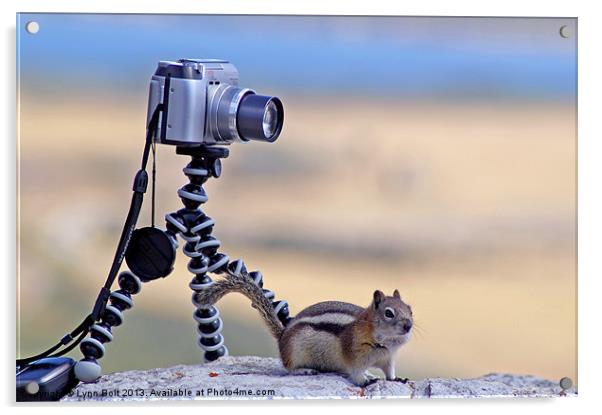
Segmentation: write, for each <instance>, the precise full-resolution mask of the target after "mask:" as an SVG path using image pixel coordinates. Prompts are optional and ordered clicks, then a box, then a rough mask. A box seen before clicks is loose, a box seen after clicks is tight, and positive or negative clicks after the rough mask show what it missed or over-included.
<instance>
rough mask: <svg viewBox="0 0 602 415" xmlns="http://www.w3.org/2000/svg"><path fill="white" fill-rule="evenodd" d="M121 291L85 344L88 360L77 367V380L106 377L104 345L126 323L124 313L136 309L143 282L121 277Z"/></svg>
mask: <svg viewBox="0 0 602 415" xmlns="http://www.w3.org/2000/svg"><path fill="white" fill-rule="evenodd" d="M118 283H119V287H120V289H119V290H117V291H113V292H112V293H111V296H110V297H109V302H110V304H109V305H107V306H106V307H105V309H104V311H103V313H102V315H101V321H100V322H99V323H97V324H94V325H93V326H92V327H90V337H88V338H86V339H84V340H82V342H81V343H80V346H79V348H80V350H81V352H82V354H83V355H84V358H83V359H81V360H80V361H79V362H77V363H76V364H75V368H74V371H75V377H76V378H78V379H79V380H81V381H82V382H93V381H95V380H96V379H98V378H99V377H100V375H101V373H102V368H101V367H100V364H99V363H98V361H97V359H100V358H102V357H103V356H104V354H105V346H104V343H108V342H110V341H112V340H113V333H112V330H111V329H112V328H113V327H116V326H119V325H121V324H122V323H123V312H124V311H125V310H129V309H130V308H132V307H133V305H134V303H133V302H132V295H134V294H138V293H139V292H140V289H141V288H142V283H141V282H140V279H139V278H138V277H137V276H135V275H134V274H132V273H131V272H128V271H125V272H122V273H121V274H119V278H118Z"/></svg>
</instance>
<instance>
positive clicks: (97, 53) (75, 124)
mask: <svg viewBox="0 0 602 415" xmlns="http://www.w3.org/2000/svg"><path fill="white" fill-rule="evenodd" d="M17 20H18V21H17V38H18V50H17V54H18V57H17V60H18V76H19V84H18V88H19V90H18V105H19V109H18V117H19V120H18V128H19V144H18V148H19V155H18V156H19V160H20V161H19V218H18V219H19V241H18V243H19V256H20V258H19V259H20V260H19V276H18V277H19V279H18V293H17V294H18V301H17V305H18V310H17V317H18V324H17V329H18V332H17V352H18V353H19V354H20V355H21V356H25V355H30V354H34V353H37V352H39V351H41V350H42V349H45V348H47V347H48V346H50V345H52V344H54V343H55V342H56V341H57V340H58V338H60V337H61V336H62V335H63V334H64V333H66V332H67V331H69V330H70V329H71V328H72V327H74V326H75V325H76V324H77V323H79V321H80V320H81V319H82V318H83V316H84V315H85V314H86V313H88V312H89V311H90V309H91V307H92V303H93V300H94V298H95V297H96V295H97V293H98V289H99V287H100V285H101V284H102V283H103V282H104V280H105V278H106V275H107V273H108V269H109V266H110V264H111V261H112V257H113V255H114V250H115V248H116V245H117V242H118V238H119V235H120V232H121V227H122V224H123V221H124V219H125V216H126V213H127V209H128V206H129V202H130V196H131V190H130V189H131V183H132V178H133V175H134V173H135V172H136V170H137V168H138V165H139V160H140V156H141V151H142V148H143V141H144V133H145V120H146V108H147V92H148V84H149V80H150V77H151V75H152V73H153V72H154V70H155V67H156V64H157V62H158V61H159V60H168V59H178V58H181V57H204V58H224V59H228V60H230V61H232V62H233V63H234V64H235V65H236V66H237V67H238V69H239V71H240V81H241V82H240V84H241V86H245V87H250V88H253V89H256V90H257V91H258V92H260V93H264V94H266V95H277V96H279V97H280V98H281V99H282V100H283V102H284V104H285V110H286V117H285V119H286V120H285V128H284V132H283V134H282V135H281V138H280V139H279V140H278V141H277V142H276V143H274V144H271V145H270V144H264V143H250V144H247V145H238V144H236V145H232V146H231V155H230V157H229V158H228V159H227V160H225V162H224V164H223V171H224V173H223V175H222V177H221V178H220V179H219V180H212V181H210V182H209V183H208V184H207V186H206V190H207V193H208V195H209V202H208V203H207V204H205V205H204V210H205V212H206V213H207V214H208V215H210V216H211V217H212V218H214V219H215V220H216V223H217V225H216V227H215V231H214V234H215V235H216V236H217V237H218V238H219V239H220V240H221V241H222V250H223V251H224V252H226V253H227V254H228V255H229V256H230V257H231V258H239V257H240V258H243V259H244V260H245V263H246V264H247V266H248V267H249V269H250V270H254V269H260V270H261V271H262V273H263V274H264V278H265V285H266V287H268V288H270V289H272V290H274V291H275V292H276V295H277V298H279V299H286V300H288V301H289V303H290V309H291V314H293V315H294V314H295V313H297V312H298V311H300V310H301V309H303V308H304V307H306V306H308V305H310V304H313V303H316V302H318V301H323V300H330V299H337V300H341V301H348V302H352V303H356V304H360V305H368V304H369V302H370V299H371V295H372V292H373V291H374V290H375V289H381V290H384V291H385V292H387V293H388V294H390V293H392V291H393V290H394V289H395V288H398V289H399V290H400V292H401V293H402V298H403V299H404V300H405V301H406V302H408V303H410V304H411V305H412V307H413V310H414V315H415V317H416V321H417V323H418V325H419V327H420V329H419V331H417V332H416V333H415V336H414V338H413V340H412V341H411V342H410V343H409V344H408V345H407V346H406V347H404V348H403V349H402V350H401V351H400V352H399V353H398V355H397V358H398V361H397V368H398V369H397V371H398V374H399V375H400V376H407V377H410V378H421V377H426V376H446V377H472V376H479V375H482V374H485V373H489V372H512V373H519V374H532V375H538V376H543V377H546V378H550V379H553V380H555V379H559V378H561V377H563V376H569V377H571V378H573V380H576V376H577V373H576V371H577V366H576V361H577V360H576V358H577V356H576V353H577V352H576V328H577V324H576V317H577V316H576V283H577V276H576V239H575V233H576V151H575V150H576V100H575V99H576V83H577V80H576V56H577V55H576V54H577V50H576V31H577V27H576V25H577V21H576V19H540V18H417V17H399V18H397V17H317V16H195V15H186V16H183V15H169V16H166V15H79V14H20V15H19V16H18V19H17ZM28 21H36V22H38V23H39V26H40V30H39V32H38V33H37V34H35V35H31V34H28V33H27V32H26V31H25V30H24V26H25V24H26V23H27V22H28ZM562 26H566V29H565V32H564V33H568V34H570V36H569V37H568V38H565V37H563V36H561V35H560V28H561V27H562ZM187 163H188V158H187V157H184V156H177V155H176V154H175V149H174V148H173V147H168V146H160V147H159V149H158V183H157V192H158V193H157V196H158V200H157V212H158V219H159V223H162V219H161V218H162V216H163V213H164V212H165V213H166V212H171V211H174V210H177V209H179V208H180V207H181V203H180V201H179V199H178V198H177V196H176V191H177V189H178V188H179V187H180V186H181V185H183V184H185V183H187V180H186V178H185V176H184V175H183V173H182V171H181V170H182V168H183V167H184V166H185V165H186V164H187ZM147 200H149V199H147ZM149 206H150V203H147V204H146V205H145V207H144V209H143V212H142V214H141V219H140V221H139V226H146V225H148V224H149V222H150V207H149ZM186 260H187V258H186V257H185V256H183V255H182V254H181V253H180V254H179V256H178V260H177V263H176V269H175V271H174V273H173V274H172V275H171V276H170V277H169V278H167V279H164V280H157V281H154V282H152V283H149V284H146V285H145V286H144V287H143V291H142V293H141V294H140V295H138V296H137V297H135V299H134V304H135V306H134V308H133V309H132V310H131V311H128V312H127V315H126V318H125V324H124V326H123V327H119V328H117V329H116V330H115V340H114V341H113V342H112V343H110V345H109V346H108V350H107V355H106V357H104V358H103V359H102V362H101V363H102V365H103V368H104V370H105V371H106V372H110V371H116V370H126V369H134V368H152V367H159V366H169V365H176V364H181V363H187V364H191V363H197V362H200V359H201V356H202V354H201V351H200V349H199V348H198V347H197V346H196V345H195V343H196V334H195V324H194V322H193V320H192V313H193V311H194V310H193V306H192V304H191V301H190V298H191V291H190V289H189V288H188V282H189V281H190V279H191V278H192V276H191V275H190V274H189V273H188V272H187V271H186ZM220 310H221V312H222V314H223V318H224V321H225V330H224V336H225V338H226V342H227V345H228V347H229V349H230V352H231V354H234V355H260V356H276V355H277V349H276V346H275V342H274V341H273V339H272V338H271V337H270V335H269V334H268V331H267V330H266V329H265V328H264V327H263V325H262V323H261V321H260V319H259V317H258V316H257V315H256V313H255V311H254V310H252V309H251V308H250V306H249V304H248V301H247V300H245V299H244V298H243V297H241V296H239V295H232V296H231V297H229V298H225V299H224V300H222V302H221V303H220ZM71 355H73V356H75V357H76V358H78V359H79V352H78V351H77V352H73V353H72V354H71Z"/></svg>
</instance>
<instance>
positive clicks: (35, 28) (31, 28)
mask: <svg viewBox="0 0 602 415" xmlns="http://www.w3.org/2000/svg"><path fill="white" fill-rule="evenodd" d="M25 30H27V33H29V34H31V35H35V34H36V33H38V32H39V31H40V25H39V24H38V22H34V21H31V22H27V23H26V24H25Z"/></svg>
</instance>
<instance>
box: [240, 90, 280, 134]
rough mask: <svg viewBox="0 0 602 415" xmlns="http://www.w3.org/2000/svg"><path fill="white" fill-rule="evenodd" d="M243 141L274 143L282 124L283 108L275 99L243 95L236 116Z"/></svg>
mask: <svg viewBox="0 0 602 415" xmlns="http://www.w3.org/2000/svg"><path fill="white" fill-rule="evenodd" d="M236 122H237V126H238V132H239V134H240V136H241V138H242V139H243V140H258V141H267V142H270V143H271V142H273V141H276V139H277V138H278V136H279V135H280V132H281V131H282V125H283V124H284V108H283V106H282V102H281V101H280V100H279V99H278V98H276V97H268V96H264V95H255V94H248V95H245V96H244V97H243V98H242V100H241V102H240V105H239V107H238V114H237V116H236Z"/></svg>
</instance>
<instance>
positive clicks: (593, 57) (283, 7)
mask: <svg viewBox="0 0 602 415" xmlns="http://www.w3.org/2000/svg"><path fill="white" fill-rule="evenodd" d="M7 3H8V2H7V1H3V2H2V3H1V5H0V7H2V13H1V15H0V16H1V19H2V25H3V29H4V30H3V33H4V42H3V47H4V48H5V51H4V54H3V56H4V59H3V60H2V61H3V63H4V64H3V65H2V77H1V78H0V79H1V82H2V85H1V88H0V90H2V91H5V92H4V99H3V100H2V104H1V105H2V111H0V113H1V114H2V115H1V116H2V120H1V123H0V125H2V126H3V127H4V130H5V131H4V135H3V140H2V149H1V154H2V157H3V158H4V160H3V163H1V164H2V168H3V169H4V172H3V173H4V174H2V181H1V192H2V195H3V196H4V198H3V199H4V203H2V215H1V216H0V217H1V218H2V223H1V229H2V236H3V238H2V246H1V248H2V249H0V263H2V264H4V265H5V272H4V275H3V276H2V277H1V279H2V283H3V284H4V287H3V288H4V289H3V290H2V292H3V294H4V303H3V305H4V313H2V314H3V316H4V319H5V321H4V325H3V326H4V327H5V330H4V331H3V335H4V336H5V337H4V338H3V343H4V344H5V345H6V346H7V347H4V348H3V350H5V355H4V359H2V368H1V369H2V370H1V372H2V374H4V375H5V376H2V385H1V386H0V390H2V394H3V395H2V396H3V399H2V401H3V402H5V403H6V404H8V405H10V403H11V402H12V400H13V398H14V378H13V377H12V373H13V372H12V370H13V366H12V364H13V363H12V362H13V359H14V350H15V346H14V329H15V318H14V317H15V315H14V310H15V299H14V293H15V283H14V276H15V257H16V253H15V239H16V236H15V210H16V207H15V192H16V190H15V171H16V166H15V151H16V146H15V134H16V130H15V128H16V127H15V125H16V124H15V118H16V116H15V100H16V97H15V57H14V56H15V32H14V27H15V20H16V18H15V13H16V12H17V11H21V12H26V11H29V12H42V11H47V12H65V11H70V12H87V13H94V12H112V13H126V12H127V13H222V14H295V13H296V14H348V15H362V14H372V15H384V14H391V15H454V16H561V17H578V18H579V40H580V41H579V86H580V88H579V238H578V241H579V261H578V262H579V306H578V309H579V329H580V332H579V348H578V350H579V393H580V396H579V398H577V399H555V400H545V401H541V400H511V401H503V402H502V401H500V400H480V401H479V402H468V401H453V402H452V401H438V402H393V401H387V402H382V401H381V402H374V401H370V402H358V401H354V402H347V403H345V404H343V405H344V410H345V411H351V412H356V413H365V412H366V411H375V410H377V411H384V412H389V411H398V410H411V411H412V412H435V411H436V412H441V411H445V412H448V411H452V412H458V413H462V414H467V413H479V414H480V413H484V412H487V413H493V414H496V413H504V414H505V413H506V412H507V411H508V410H511V411H514V410H517V409H519V408H520V409H526V410H534V411H545V413H562V414H565V413H567V412H569V411H570V412H572V413H576V411H578V412H579V413H581V411H585V410H587V409H593V408H594V407H595V406H594V405H596V404H597V406H599V402H598V401H599V399H597V396H600V394H599V391H598V388H597V386H598V384H599V383H600V382H597V379H599V370H600V352H599V351H600V350H602V344H601V341H600V339H601V335H600V331H601V330H600V316H601V315H602V312H601V311H602V310H601V306H600V305H601V304H602V301H600V300H598V297H599V296H600V295H602V289H601V284H600V280H601V278H602V272H601V271H602V270H601V268H600V257H601V256H602V255H601V254H602V252H601V247H602V244H600V234H601V233H602V227H601V219H600V215H601V212H602V203H601V198H600V191H601V189H602V186H601V185H600V180H601V178H602V171H601V170H602V168H601V166H602V160H600V140H602V134H601V133H600V132H601V131H600V125H599V122H596V121H598V120H599V119H600V118H601V116H600V109H599V108H600V105H599V101H600V97H601V96H602V90H601V88H600V77H601V76H602V67H601V64H600V47H599V43H598V44H596V41H595V39H602V33H601V32H602V31H601V29H600V27H601V26H602V25H601V24H600V17H601V16H600V14H599V13H596V7H595V5H596V2H593V1H588V2H586V1H582V2H577V1H575V0H572V1H569V0H565V1H562V2H560V1H551V0H548V1H530V2H526V1H524V0H505V1H503V2H496V3H495V4H493V3H492V2H484V1H467V0H454V1H443V0H442V1H426V0H423V1H419V2H396V3H394V2H392V1H383V0H370V1H357V0H347V1H340V2H335V1H332V0H304V1H303V2H299V3H296V4H294V3H289V2H285V1H275V0H264V1H262V0H256V1H252V2H251V1H245V0H230V1H214V2H206V1H200V0H198V1H182V0H169V1H167V2H153V3H151V2H148V1H147V2H141V1H135V0H116V1H115V0H104V1H85V2H84V1H66V0H54V1H52V2H47V1H42V0H37V1H32V0H22V1H20V2H19V3H18V4H7ZM333 404H334V405H336V404H340V403H338V402H313V401H312V402H295V403H294V405H292V404H290V403H289V404H288V405H287V404H286V403H283V402H280V403H256V402H255V403H249V402H230V403H228V404H226V403H219V404H216V403H201V404H199V403H197V404H196V405H190V404H186V403H180V404H178V405H177V406H179V408H180V409H182V410H191V411H194V412H198V411H199V410H209V411H222V410H225V406H226V405H227V406H233V407H236V408H237V409H238V410H242V411H245V412H247V411H251V412H259V411H261V412H262V413H263V412H265V411H275V410H276V408H274V405H278V406H284V405H286V406H287V407H286V408H282V409H278V411H280V410H285V411H286V412H287V413H288V412H292V413H299V412H302V411H303V412H306V411H307V410H308V409H310V407H315V408H318V407H320V408H329V407H331V405H333ZM366 405H369V406H366ZM402 405H403V406H406V407H405V408H400V407H401V406H402ZM129 406H130V408H129V409H128V410H131V409H134V408H132V406H134V405H129ZM136 406H138V405H136ZM165 406H166V405H161V404H160V405H156V404H153V405H145V406H144V407H142V408H140V409H143V410H144V411H145V412H149V411H150V412H163V411H164V410H165ZM337 406H338V407H339V408H340V409H343V408H342V407H341V406H339V405H337ZM84 407H85V408H86V409H85V410H86V412H87V413H90V412H93V413H100V412H103V413H106V411H108V410H111V409H110V408H105V407H102V406H101V407H91V406H90V405H78V406H76V407H73V405H69V407H65V406H64V405H63V406H60V407H55V408H52V410H50V412H54V411H61V413H62V412H63V411H69V412H70V411H72V410H73V411H78V412H80V411H82V410H83V408H84ZM18 408H19V410H20V411H23V410H30V411H36V412H39V411H40V410H44V411H48V410H49V409H48V408H45V409H42V408H39V407H38V406H32V405H30V406H28V407H27V408H23V407H22V406H20V407H18ZM410 408H411V409H410ZM14 409H16V408H15V407H14V405H13V408H9V410H14ZM113 410H114V409H113Z"/></svg>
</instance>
